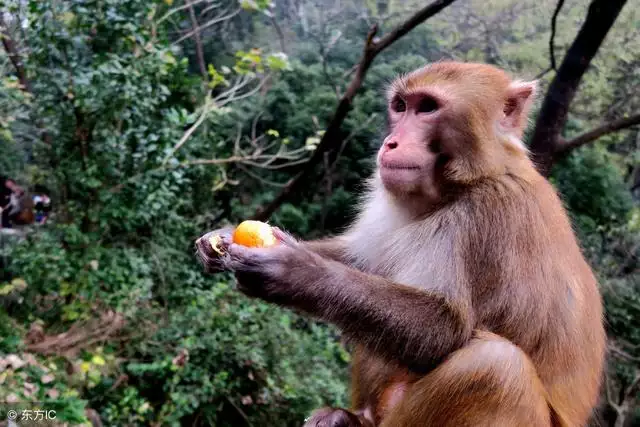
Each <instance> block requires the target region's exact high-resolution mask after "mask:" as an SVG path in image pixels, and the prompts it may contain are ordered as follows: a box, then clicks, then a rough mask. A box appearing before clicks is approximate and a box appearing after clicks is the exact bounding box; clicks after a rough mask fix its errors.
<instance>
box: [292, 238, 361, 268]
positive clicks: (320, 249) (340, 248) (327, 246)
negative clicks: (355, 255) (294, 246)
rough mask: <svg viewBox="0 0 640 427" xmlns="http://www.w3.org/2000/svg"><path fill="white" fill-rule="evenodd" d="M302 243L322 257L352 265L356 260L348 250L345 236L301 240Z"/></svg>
mask: <svg viewBox="0 0 640 427" xmlns="http://www.w3.org/2000/svg"><path fill="white" fill-rule="evenodd" d="M300 245H302V246H303V247H305V248H306V249H308V250H310V251H311V252H314V253H316V254H318V255H320V256H321V257H324V258H327V259H330V260H333V261H337V262H341V263H343V264H347V265H352V264H353V262H354V260H353V259H352V258H351V257H350V256H349V253H348V251H347V239H346V238H345V237H343V236H335V237H329V238H325V239H318V240H310V241H305V242H300Z"/></svg>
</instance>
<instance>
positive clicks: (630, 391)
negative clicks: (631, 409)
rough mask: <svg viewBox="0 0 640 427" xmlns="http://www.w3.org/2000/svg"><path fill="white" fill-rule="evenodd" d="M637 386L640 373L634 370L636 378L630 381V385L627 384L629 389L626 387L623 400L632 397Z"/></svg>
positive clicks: (639, 380) (639, 382)
mask: <svg viewBox="0 0 640 427" xmlns="http://www.w3.org/2000/svg"><path fill="white" fill-rule="evenodd" d="M639 384H640V372H638V371H637V370H636V376H635V377H634V378H633V381H631V384H629V387H627V389H626V390H625V393H624V398H625V400H626V399H628V398H630V397H631V396H632V395H633V393H634V392H635V391H636V388H637V387H638V385H639Z"/></svg>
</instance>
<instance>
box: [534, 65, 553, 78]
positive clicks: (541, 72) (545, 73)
mask: <svg viewBox="0 0 640 427" xmlns="http://www.w3.org/2000/svg"><path fill="white" fill-rule="evenodd" d="M551 71H553V68H552V67H548V68H546V69H544V70H542V71H540V72H539V73H538V74H537V75H536V76H535V77H534V78H533V79H534V80H538V79H541V78H543V77H544V76H546V75H547V74H549V73H550V72H551Z"/></svg>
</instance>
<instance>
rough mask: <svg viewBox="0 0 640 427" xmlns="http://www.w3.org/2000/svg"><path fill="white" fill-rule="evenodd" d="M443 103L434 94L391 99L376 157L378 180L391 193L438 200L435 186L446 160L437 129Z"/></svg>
mask: <svg viewBox="0 0 640 427" xmlns="http://www.w3.org/2000/svg"><path fill="white" fill-rule="evenodd" d="M446 103H447V101H446V99H444V98H442V97H438V96H437V95H436V93H434V92H420V93H412V94H405V95H404V96H400V94H395V95H394V96H393V97H392V98H391V100H390V102H389V124H390V130H389V135H388V136H387V137H386V138H385V139H384V142H383V144H382V147H381V148H380V151H379V152H378V158H377V163H378V170H379V173H380V178H381V180H382V183H383V185H384V186H385V188H386V189H387V190H388V191H390V192H391V193H393V194H396V195H402V194H416V193H420V194H422V195H424V196H428V197H429V198H433V197H435V198H437V197H438V193H439V191H438V186H437V185H436V183H437V180H438V177H439V175H441V174H442V166H443V165H444V164H445V163H446V160H447V158H448V157H447V155H446V154H445V153H443V152H442V144H441V141H440V136H441V135H440V129H439V128H440V125H441V123H442V121H443V111H445V110H446Z"/></svg>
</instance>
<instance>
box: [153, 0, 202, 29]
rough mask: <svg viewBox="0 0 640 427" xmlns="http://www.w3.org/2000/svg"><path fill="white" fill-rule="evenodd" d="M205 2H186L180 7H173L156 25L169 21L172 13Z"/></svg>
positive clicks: (198, 0) (200, 0)
mask: <svg viewBox="0 0 640 427" xmlns="http://www.w3.org/2000/svg"><path fill="white" fill-rule="evenodd" d="M204 1H206V0H195V1H193V2H190V1H187V2H186V3H185V4H183V5H182V6H179V7H175V8H173V9H171V10H170V11H168V12H167V13H165V14H164V15H162V17H161V18H159V19H158V20H157V21H156V25H160V24H161V23H163V22H164V21H166V20H167V19H169V18H170V17H171V15H173V14H174V13H177V12H180V11H181V10H185V9H187V8H189V7H193V6H194V5H196V4H198V3H202V2H204Z"/></svg>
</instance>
